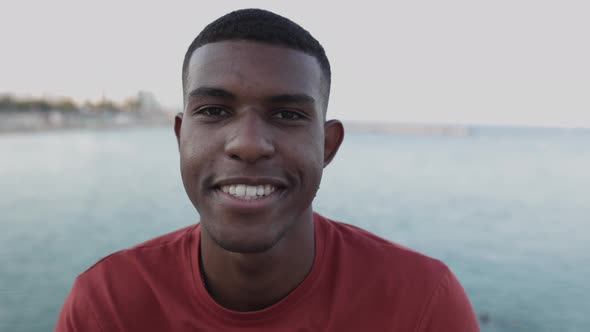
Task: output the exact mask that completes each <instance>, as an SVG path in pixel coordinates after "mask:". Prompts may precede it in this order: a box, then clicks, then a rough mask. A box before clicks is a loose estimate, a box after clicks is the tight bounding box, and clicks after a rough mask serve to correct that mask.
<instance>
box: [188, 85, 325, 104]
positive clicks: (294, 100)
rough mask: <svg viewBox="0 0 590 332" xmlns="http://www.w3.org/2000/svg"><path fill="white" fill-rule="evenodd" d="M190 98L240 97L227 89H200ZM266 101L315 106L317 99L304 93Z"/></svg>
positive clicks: (190, 93)
mask: <svg viewBox="0 0 590 332" xmlns="http://www.w3.org/2000/svg"><path fill="white" fill-rule="evenodd" d="M188 96H189V97H192V98H198V97H217V98H224V99H229V100H236V99H238V97H237V96H236V95H235V94H234V93H232V92H230V91H227V90H225V89H222V88H215V87H199V88H196V89H194V90H192V91H191V92H189V94H188ZM266 100H267V101H268V102H269V103H271V104H311V105H315V99H314V98H313V97H311V96H309V95H307V94H304V93H293V94H289V93H285V94H280V95H275V96H270V97H267V98H266Z"/></svg>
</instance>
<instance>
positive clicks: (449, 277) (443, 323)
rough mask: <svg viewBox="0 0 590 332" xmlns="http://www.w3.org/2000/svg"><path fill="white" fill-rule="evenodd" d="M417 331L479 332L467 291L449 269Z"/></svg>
mask: <svg viewBox="0 0 590 332" xmlns="http://www.w3.org/2000/svg"><path fill="white" fill-rule="evenodd" d="M416 331H417V332H434V331H462V332H478V331H479V326H478V324H477V318H476V317H475V313H474V311H473V308H472V307H471V303H470V302H469V299H468V298H467V295H466V294H465V290H464V289H463V287H462V286H461V284H460V283H459V281H458V280H457V278H456V277H455V275H453V273H452V272H451V271H450V270H449V269H448V268H447V269H446V271H445V273H444V275H443V277H442V278H441V280H440V282H439V284H438V286H437V288H436V289H435V291H434V293H433V294H432V297H431V299H430V301H429V302H428V304H427V306H426V308H425V310H424V312H423V314H422V318H421V320H420V323H419V324H418V328H417V329H416Z"/></svg>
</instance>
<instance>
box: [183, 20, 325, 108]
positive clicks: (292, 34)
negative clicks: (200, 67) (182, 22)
mask: <svg viewBox="0 0 590 332" xmlns="http://www.w3.org/2000/svg"><path fill="white" fill-rule="evenodd" d="M227 40H251V41H257V42H261V43H266V44H271V45H278V46H285V47H288V48H291V49H295V50H298V51H301V52H303V53H306V54H308V55H311V56H313V57H314V58H316V59H317V61H318V63H319V65H320V68H321V70H322V74H323V75H322V76H323V78H322V81H323V84H322V85H323V89H324V91H323V94H324V95H325V98H326V105H327V102H328V98H329V95H330V83H331V76H332V73H331V70H330V61H328V57H327V56H326V52H325V51H324V48H323V47H322V45H321V44H320V43H319V42H318V41H317V40H316V39H315V38H314V37H313V36H312V35H311V34H310V33H309V32H308V31H307V30H305V29H303V28H302V27H301V26H300V25H298V24H297V23H295V22H293V21H291V20H289V19H288V18H285V17H283V16H280V15H277V14H275V13H273V12H270V11H267V10H263V9H241V10H236V11H233V12H231V13H229V14H226V15H224V16H222V17H220V18H218V19H216V20H215V21H213V22H211V23H210V24H209V25H207V26H206V27H205V28H204V29H203V31H201V33H199V35H198V36H197V37H196V38H195V39H194V40H193V42H192V43H191V44H190V46H189V47H188V50H187V51H186V54H185V56H184V62H183V64H182V89H183V92H184V93H186V91H184V90H185V89H186V80H187V76H188V73H187V71H188V64H189V62H190V59H191V56H192V55H193V52H194V51H195V50H196V49H197V48H199V47H201V46H203V45H205V44H209V43H215V42H220V41H227Z"/></svg>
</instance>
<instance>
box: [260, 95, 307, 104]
mask: <svg viewBox="0 0 590 332" xmlns="http://www.w3.org/2000/svg"><path fill="white" fill-rule="evenodd" d="M268 101H270V102H271V103H273V104H312V105H313V104H315V99H313V97H311V96H308V95H306V94H303V93H296V94H281V95H276V96H271V97H269V98H268Z"/></svg>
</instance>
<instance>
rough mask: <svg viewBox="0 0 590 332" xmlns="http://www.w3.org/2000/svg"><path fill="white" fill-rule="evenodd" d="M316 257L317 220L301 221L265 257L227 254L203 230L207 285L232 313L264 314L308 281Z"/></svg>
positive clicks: (202, 262) (202, 258)
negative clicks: (303, 282) (257, 312)
mask: <svg viewBox="0 0 590 332" xmlns="http://www.w3.org/2000/svg"><path fill="white" fill-rule="evenodd" d="M314 257H315V242H314V224H313V216H310V217H309V218H305V219H304V220H299V221H298V222H297V224H296V225H293V227H292V228H291V229H290V230H288V231H287V232H286V234H285V235H284V236H283V237H282V238H281V239H280V240H279V241H278V242H277V243H276V245H274V246H273V247H272V248H271V249H269V250H267V251H265V252H261V253H247V254H244V253H236V252H230V251H227V250H224V249H223V248H221V247H219V246H218V245H217V244H216V243H215V242H214V241H213V240H212V239H211V237H210V236H209V234H208V233H207V231H206V230H205V229H204V228H203V227H201V241H200V255H199V264H200V267H201V274H202V277H203V282H204V284H205V285H206V288H207V291H208V292H209V294H210V295H211V297H212V298H213V299H214V300H215V301H216V302H217V303H219V304H220V305H221V306H223V307H225V308H227V309H230V310H235V311H255V310H261V309H264V308H266V307H268V306H270V305H272V304H274V303H276V302H278V301H280V300H281V299H283V298H284V297H285V296H287V295H288V294H289V293H290V292H291V291H292V290H293V289H295V288H296V287H297V286H298V285H299V284H300V283H301V282H302V281H303V280H304V279H305V277H306V276H307V274H308V273H309V271H310V270H311V267H312V265H313V260H314Z"/></svg>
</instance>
